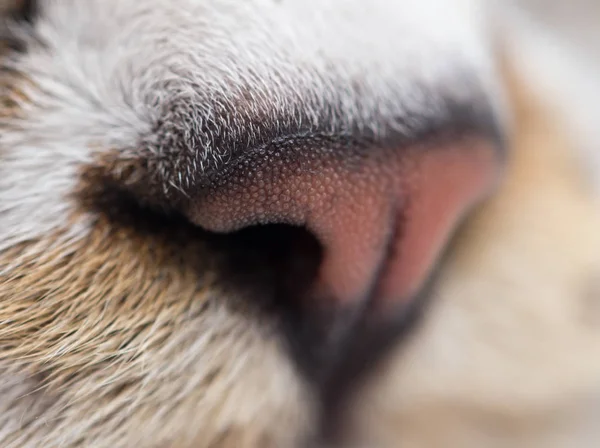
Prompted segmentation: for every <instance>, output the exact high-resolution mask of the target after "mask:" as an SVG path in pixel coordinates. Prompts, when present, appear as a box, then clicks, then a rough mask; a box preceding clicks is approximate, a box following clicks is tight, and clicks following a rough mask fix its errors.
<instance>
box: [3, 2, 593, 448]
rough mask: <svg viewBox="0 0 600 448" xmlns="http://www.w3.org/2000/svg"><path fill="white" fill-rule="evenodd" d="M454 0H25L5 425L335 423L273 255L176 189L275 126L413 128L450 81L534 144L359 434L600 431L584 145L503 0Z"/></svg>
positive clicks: (16, 437)
mask: <svg viewBox="0 0 600 448" xmlns="http://www.w3.org/2000/svg"><path fill="white" fill-rule="evenodd" d="M448 4H449V3H448V2H447V1H443V0H426V1H424V0H420V1H413V0H402V1H397V2H390V1H387V0H376V1H372V2H369V4H368V6H367V4H366V3H365V2H363V1H360V0H348V1H346V2H339V1H333V0H331V1H323V0H310V1H299V0H282V1H273V0H268V1H267V0H250V1H246V2H239V1H235V2H234V1H232V0H231V1H230V0H146V1H144V2H139V1H133V0H89V1H86V2H81V1H76V0H46V1H41V2H39V10H38V11H37V14H36V15H35V17H34V18H33V19H32V20H31V21H27V22H24V21H15V20H13V19H6V20H5V21H4V22H3V24H2V25H1V28H0V36H1V37H2V38H3V42H5V43H4V45H3V46H0V89H1V90H0V132H1V134H0V446H2V447H7V448H33V447H38V446H45V447H59V446H60V447H78V446H90V447H94V448H96V447H98V448H99V447H115V448H119V447H129V446H138V447H140V448H145V447H166V446H174V447H188V446H219V447H220V446H232V447H266V446H277V447H287V446H296V445H301V444H303V443H307V442H310V441H312V437H313V436H314V435H315V434H316V432H317V431H318V423H319V418H320V415H319V411H320V410H319V407H318V402H317V400H316V398H315V397H314V395H313V394H314V391H313V390H312V389H311V387H310V385H308V384H306V383H305V381H304V380H303V378H302V375H300V374H299V373H298V372H297V370H296V368H295V366H294V364H293V362H292V361H291V360H290V357H289V354H288V353H287V351H286V349H285V347H284V343H283V338H282V335H281V333H282V330H281V322H280V321H279V320H278V318H277V316H276V315H275V314H274V313H273V312H272V310H271V304H270V303H269V301H268V300H265V298H266V297H268V296H269V294H268V293H269V278H270V277H269V276H270V275H273V274H272V273H271V272H270V271H269V268H268V266H267V265H265V266H262V265H258V266H245V267H244V270H245V271H246V276H248V275H249V276H250V277H252V279H253V280H254V279H259V281H258V283H264V284H260V285H258V286H256V285H254V283H255V282H250V284H247V283H244V282H243V281H242V282H241V283H240V282H238V281H237V280H236V279H234V278H233V274H232V273H231V269H230V264H231V263H230V261H231V260H230V258H231V252H232V250H233V249H231V247H230V245H231V242H228V243H227V244H221V242H220V241H217V242H215V238H214V236H211V235H208V234H207V233H206V232H203V231H202V230H201V229H197V228H194V227H193V226H192V225H190V224H189V223H187V222H186V221H185V220H184V219H182V218H181V217H180V216H176V215H175V216H173V215H169V214H167V215H165V214H164V212H165V211H167V212H171V211H173V210H175V209H177V197H179V196H178V195H179V194H183V195H185V194H186V188H188V187H189V186H190V185H191V184H193V183H194V182H198V181H199V178H201V176H203V175H205V174H206V173H210V172H214V171H215V170H218V169H219V168H220V167H222V166H223V165H224V164H226V163H227V162H228V161H229V160H231V158H233V157H236V156H237V155H238V154H239V153H240V152H242V151H244V150H245V149H246V148H248V147H252V146H255V145H260V144H261V143H264V142H267V141H270V140H271V139H273V138H275V137H277V136H280V135H290V134H292V135H295V134H303V133H307V134H311V133H320V134H328V133H330V134H335V135H338V134H344V133H352V132H354V131H356V130H357V129H358V130H359V131H360V132H363V133H368V134H369V135H373V136H377V137H382V138H385V136H386V134H387V133H390V132H398V133H400V134H402V135H403V136H405V137H406V138H409V139H410V138H415V136H418V135H419V134H420V133H422V132H426V131H427V129H428V128H430V127H432V126H435V124H436V123H438V122H439V121H440V120H444V119H445V118H447V115H448V111H449V110H450V109H449V108H448V105H449V104H469V105H471V106H472V107H473V109H474V110H475V112H478V111H483V112H482V113H489V114H491V115H492V116H494V117H496V119H497V120H498V121H499V122H500V123H506V122H508V119H507V117H511V118H512V120H513V122H514V123H515V129H514V132H513V138H512V143H511V145H510V146H511V152H512V154H513V155H514V156H513V157H512V158H511V164H510V165H509V168H508V172H507V177H506V181H505V182H504V183H503V185H502V186H501V189H500V192H499V193H498V196H497V197H496V198H495V199H494V200H493V201H491V202H490V203H489V204H487V205H486V206H485V207H483V208H482V209H481V210H480V211H479V212H478V213H477V214H476V215H475V216H474V217H473V218H472V219H471V220H470V221H469V223H468V225H467V227H466V229H464V231H463V233H462V234H461V236H460V238H459V239H458V241H456V243H455V244H454V246H453V247H452V250H451V252H450V256H449V258H448V260H446V263H445V264H444V266H443V268H442V270H441V277H440V281H439V283H437V284H436V287H435V297H434V298H435V301H434V303H433V305H432V307H431V309H430V314H429V315H428V317H427V319H426V320H425V322H424V325H423V326H422V327H421V328H420V329H419V330H418V331H417V332H416V333H415V334H413V335H412V337H411V338H410V339H409V340H408V341H403V342H404V343H403V344H402V345H401V346H400V348H399V350H398V352H397V353H394V355H393V356H392V357H391V358H390V359H389V364H388V365H387V366H386V368H385V369H383V370H382V372H381V374H380V375H378V376H376V377H374V378H372V379H371V382H370V383H369V384H366V385H365V388H364V389H361V393H360V394H359V396H358V398H357V400H356V401H355V402H352V405H350V406H349V407H348V415H347V416H346V417H347V418H348V419H349V420H348V422H351V423H352V425H343V428H344V430H345V431H347V435H348V436H349V438H350V441H349V442H348V443H357V444H359V445H360V446H398V444H400V443H403V444H404V445H406V446H415V447H432V446H448V443H449V441H452V443H451V445H452V446H482V445H485V446H505V445H507V444H509V445H510V446H537V445H534V444H536V443H537V444H538V445H539V446H544V447H548V446H556V447H560V446H574V445H577V446H595V445H596V444H597V441H598V440H600V434H598V430H597V429H594V425H593V424H591V422H592V421H593V420H594V418H595V417H597V415H598V412H599V408H598V401H597V397H598V395H597V394H598V391H599V390H598V387H599V386H600V384H598V381H597V378H598V377H599V376H598V373H599V372H598V371H599V370H600V364H598V363H597V362H596V361H595V359H600V357H598V354H599V353H598V351H599V350H600V340H599V338H600V334H599V332H598V325H597V323H598V322H597V318H596V316H595V314H597V312H598V308H597V304H596V301H597V300H598V298H599V297H598V294H599V293H598V278H600V250H599V249H600V241H598V237H597V235H596V233H597V232H596V231H595V229H597V227H598V224H599V221H600V215H599V214H598V211H597V204H596V199H595V196H594V194H593V191H592V189H591V188H589V187H588V185H587V184H585V183H583V182H582V173H583V169H582V165H581V164H580V162H581V159H580V158H578V157H580V156H581V154H586V152H585V151H581V152H577V149H579V148H578V147H583V146H584V145H578V144H577V141H576V140H575V139H573V138H571V137H572V134H573V133H569V130H568V129H565V127H567V126H565V124H564V123H563V121H562V117H563V116H564V115H561V112H563V113H564V110H562V111H561V109H560V107H559V105H556V104H552V103H548V102H545V101H544V96H545V95H546V94H547V91H543V90H542V91H541V92H540V93H539V94H538V95H531V96H530V95H529V93H527V92H528V91H529V90H530V84H532V83H534V82H535V81H536V79H538V78H539V76H541V75H539V74H537V73H536V72H534V71H533V70H532V69H530V68H528V67H525V66H523V65H520V63H515V64H514V65H513V67H512V68H513V69H514V71H516V73H517V74H516V75H514V74H511V75H510V76H508V75H507V74H506V72H502V71H501V70H500V69H499V68H498V66H497V64H496V63H495V61H496V59H497V57H498V55H497V53H495V50H496V47H494V45H493V43H494V39H495V37H496V36H494V35H493V33H492V32H490V31H493V30H494V27H492V26H491V23H490V22H489V16H488V14H487V13H488V12H489V11H488V6H489V5H487V4H486V3H484V2H479V1H476V0H453V1H452V2H451V5H452V7H450V8H449V7H448ZM0 5H2V6H0V14H2V8H5V7H6V6H5V4H3V3H2V2H0ZM14 5H15V4H14V3H13V4H11V7H12V8H14ZM441 11H443V13H441ZM503 17H504V16H503ZM495 18H496V17H495ZM510 23H513V22H512V20H511V22H510ZM504 44H506V42H505V41H503V45H504ZM530 48H531V47H530ZM534 48H539V47H538V46H534ZM534 53H535V51H534ZM520 54H522V53H518V52H515V51H512V50H511V51H509V52H508V53H507V55H508V60H509V61H511V62H515V61H517V62H518V61H520V60H521V59H520V57H519V55H520ZM527 74H531V78H529V77H528V75H527ZM513 75H514V76H513ZM513 78H516V80H515V79H513ZM503 87H504V88H505V89H506V90H507V91H509V92H511V93H512V94H511V95H509V96H508V98H504V97H503V93H502V92H503ZM565 97H566V98H570V95H569V94H567V95H565ZM507 99H508V101H506V100H507ZM561 104H565V103H561ZM507 105H509V106H510V107H507ZM573 107H575V106H573ZM551 109H554V114H553V113H549V112H547V110H551ZM584 115H585V117H588V115H587V114H584ZM582 116H583V115H582ZM577 122H578V123H579V122H581V120H577ZM563 131H564V133H563ZM574 134H577V135H580V134H582V132H574ZM585 140H586V145H585V148H582V149H586V150H587V158H586V159H585V160H588V161H589V160H595V159H591V158H590V157H595V156H594V155H592V156H591V155H590V154H591V151H590V150H589V148H590V147H591V145H589V142H590V141H593V137H592V136H591V135H589V136H586V137H585ZM584 157H586V156H584ZM592 177H594V175H592ZM148 205H150V206H156V205H158V206H159V207H160V210H159V211H158V212H157V211H156V210H154V209H151V210H148V209H147V208H146V207H147V206H148ZM565 235H568V237H566V239H565ZM240 248H241V249H240ZM243 249H244V247H243V246H237V249H235V250H242V251H243ZM235 250H233V251H234V252H235ZM260 279H262V282H261V281H260ZM265 285H266V286H265ZM432 426H434V427H435V430H432V428H431V427H432ZM499 432H501V433H502V434H501V436H499V435H498V433H499ZM493 444H496V445H493Z"/></svg>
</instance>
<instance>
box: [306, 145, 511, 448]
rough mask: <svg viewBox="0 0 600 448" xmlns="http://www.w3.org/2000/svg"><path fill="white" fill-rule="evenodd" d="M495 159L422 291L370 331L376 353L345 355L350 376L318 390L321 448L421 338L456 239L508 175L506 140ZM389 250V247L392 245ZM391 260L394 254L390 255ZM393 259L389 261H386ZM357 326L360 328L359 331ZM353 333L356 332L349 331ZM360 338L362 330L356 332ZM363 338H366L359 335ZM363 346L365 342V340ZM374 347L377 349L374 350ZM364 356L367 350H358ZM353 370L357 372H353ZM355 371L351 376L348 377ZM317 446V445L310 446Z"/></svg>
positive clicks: (335, 439)
mask: <svg viewBox="0 0 600 448" xmlns="http://www.w3.org/2000/svg"><path fill="white" fill-rule="evenodd" d="M495 143H496V144H495V146H496V151H495V153H496V155H497V156H498V157H497V163H495V167H494V169H495V173H493V175H494V179H492V181H491V182H490V186H489V188H488V189H487V190H486V191H483V192H482V193H481V194H480V195H478V196H476V197H475V198H474V199H473V201H472V202H471V203H470V204H468V205H466V206H465V208H464V209H463V210H462V212H461V213H460V215H459V216H458V218H457V220H456V223H455V224H454V226H453V228H452V230H451V231H450V232H449V234H448V236H447V238H446V241H445V242H444V244H443V245H442V247H441V249H440V252H439V254H438V255H437V257H436V262H435V264H434V265H433V266H432V268H431V269H430V270H429V272H428V274H427V276H426V278H425V280H424V281H423V283H422V285H421V287H420V288H419V289H418V292H417V293H416V294H415V295H414V296H413V297H412V298H411V299H410V300H407V301H405V302H402V304H401V305H400V306H399V307H398V308H397V309H395V313H394V315H393V319H392V321H390V322H388V323H386V325H385V326H384V327H383V328H384V330H385V331H384V332H381V331H380V330H379V334H377V333H371V334H370V339H369V341H367V343H366V345H367V348H369V347H371V349H372V351H371V353H370V354H368V355H362V356H361V357H360V358H356V357H355V358H354V359H352V357H351V356H344V357H342V358H341V359H342V361H341V364H339V365H338V369H339V368H340V367H341V368H342V370H345V373H344V374H342V376H341V377H340V376H339V375H338V376H334V377H332V378H331V379H330V381H329V382H328V383H327V384H321V385H320V389H319V398H320V400H321V401H320V404H321V406H322V412H321V417H320V419H319V430H318V432H317V434H318V443H317V445H316V446H338V444H339V438H340V437H343V429H342V426H343V424H344V422H343V418H344V409H343V408H344V406H345V405H346V404H352V402H353V401H354V399H355V398H356V397H357V396H358V395H359V394H360V390H362V389H363V386H364V385H365V384H367V383H369V382H370V381H371V380H372V379H373V378H374V377H376V376H377V375H378V374H379V373H381V369H382V368H383V369H385V367H386V365H388V363H390V359H389V357H388V356H386V355H388V354H391V353H392V352H394V351H396V350H397V351H399V352H400V353H401V352H402V351H403V350H404V349H405V347H406V346H407V344H408V343H409V342H410V339H411V338H412V337H414V336H415V335H416V333H415V331H413V330H416V328H417V327H418V326H419V324H420V323H421V322H422V320H423V319H424V318H425V315H426V312H427V309H428V308H429V306H431V305H432V304H433V303H434V300H435V296H436V294H435V290H436V288H437V286H438V284H439V280H440V276H441V274H442V271H443V270H444V267H445V266H446V265H447V263H448V261H449V258H450V257H451V256H452V255H453V253H454V252H455V247H456V242H457V240H458V239H459V238H460V237H461V236H462V235H463V234H464V231H465V228H466V226H467V224H468V222H469V218H470V217H471V216H473V214H475V213H476V212H477V210H478V209H479V208H480V207H481V206H482V205H483V204H484V203H486V202H487V201H488V200H489V199H491V198H492V197H493V196H494V194H495V193H496V191H497V190H498V188H499V185H500V184H501V180H502V178H503V174H504V171H505V168H506V161H507V159H508V157H507V151H505V150H504V149H505V146H504V140H503V139H501V140H496V141H495ZM388 250H389V247H388ZM386 255H387V256H389V254H386ZM387 259H388V258H385V260H387ZM384 265H385V261H384V262H382V263H381V264H380V266H379V267H378V273H377V275H376V276H374V282H373V284H372V287H371V289H370V290H369V296H368V298H367V299H366V300H365V302H367V304H368V306H373V304H374V297H373V296H374V295H375V294H376V287H377V280H378V278H379V275H380V270H381V269H383V268H384ZM361 323H366V324H367V325H368V322H365V319H362V320H358V322H356V323H355V325H360V324H361ZM354 328H355V327H354ZM350 334H352V332H351V333H350ZM354 334H355V335H356V334H357V332H354ZM358 334H364V333H361V332H360V331H359V332H358ZM356 339H357V336H354V337H353V338H351V341H350V342H348V343H347V348H346V350H347V352H352V348H355V346H356ZM363 344H364V342H363ZM373 347H375V348H373ZM359 353H364V350H361V351H359ZM368 361H372V362H374V363H376V364H377V365H376V366H375V367H374V368H373V367H372V365H371V366H369V367H367V364H368ZM353 372H354V373H353ZM348 373H350V375H348ZM357 384H358V385H359V388H358V390H357V391H356V392H352V393H347V391H348V390H351V389H352V387H353V386H355V385H357ZM331 385H334V390H333V392H332V391H328V392H324V389H325V388H326V387H328V386H331ZM311 446H313V445H311Z"/></svg>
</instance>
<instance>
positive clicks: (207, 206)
mask: <svg viewBox="0 0 600 448" xmlns="http://www.w3.org/2000/svg"><path fill="white" fill-rule="evenodd" d="M498 160H499V159H498V152H497V151H496V147H495V145H494V144H491V143H490V142H489V141H488V140H486V139H484V138H479V137H473V138H466V137H465V138H461V139H454V140H446V141H444V140H442V139H437V140H436V139H432V141H429V142H427V141H424V142H423V141H421V142H417V143H413V144H402V145H397V146H387V147H386V146H384V145H380V146H375V145H372V144H368V143H357V142H354V141H351V140H344V139H342V138H339V139H338V138H332V137H305V138H289V139H281V140H280V141H278V142H275V143H272V144H269V145H266V146H264V147H261V148H258V149H256V150H253V151H248V152H247V153H245V154H243V155H242V156H240V157H239V158H238V159H236V160H234V161H232V162H231V163H229V164H228V165H227V166H226V167H224V168H223V169H222V170H221V171H220V172H219V173H218V175H215V176H214V177H213V178H212V179H211V180H210V181H208V182H206V183H205V184H204V185H203V186H202V188H200V189H199V193H198V194H197V195H196V196H195V197H193V198H192V200H191V201H190V208H189V210H188V215H189V216H190V217H191V219H192V220H193V221H194V222H195V223H196V224H198V225H200V226H202V227H204V228H205V229H208V230H211V231H214V232H234V231H236V230H240V229H243V228H246V227H251V226H261V225H267V224H286V225H291V226H299V227H303V228H305V229H306V230H307V231H308V232H310V233H311V234H312V235H313V236H314V238H315V239H316V240H317V241H318V243H319V245H320V247H321V252H322V255H321V257H320V259H319V261H318V266H317V267H316V273H315V276H314V278H312V279H311V280H310V282H309V283H310V284H301V285H297V288H295V289H296V291H294V288H291V290H290V291H289V293H290V294H294V293H295V292H298V294H300V291H301V294H300V295H301V296H302V297H300V298H296V299H297V302H298V303H299V305H298V308H297V314H296V315H295V320H294V319H292V320H294V321H295V322H296V324H295V325H293V328H292V330H291V338H292V339H295V340H296V341H300V342H298V343H297V346H298V347H300V348H299V351H301V352H302V351H303V352H304V355H303V356H304V357H305V358H307V359H309V360H310V361H308V363H309V364H311V366H312V367H314V369H313V373H314V375H315V376H321V377H325V376H327V375H328V373H326V372H330V371H332V370H335V368H334V367H333V364H335V363H338V362H340V361H335V359H337V360H339V359H341V358H343V357H346V356H347V357H349V358H352V357H353V355H354V354H353V352H354V351H357V350H358V348H353V346H354V345H356V346H357V347H358V346H359V345H360V346H364V345H365V341H366V340H367V339H373V340H375V339H377V338H378V337H379V335H380V334H383V333H385V332H386V331H387V330H389V329H391V328H392V327H393V326H394V325H395V324H393V322H395V321H398V320H399V318H398V316H402V315H403V314H405V313H406V310H407V309H408V308H409V307H410V306H411V305H412V304H413V302H414V300H415V298H416V297H418V295H419V292H420V290H421V289H422V288H423V285H425V284H426V283H427V279H428V278H429V277H430V275H431V273H432V271H433V270H434V267H435V265H436V261H437V260H438V259H439V257H440V253H441V251H442V249H443V247H444V246H445V243H446V242H447V240H448V239H449V237H450V235H451V234H452V232H453V231H454V229H455V227H456V225H457V224H458V222H459V221H460V219H461V217H462V216H464V214H465V213H466V212H467V211H468V210H469V209H470V208H471V207H472V206H473V205H474V204H475V203H477V202H478V201H479V200H480V199H482V197H483V196H484V195H486V194H487V193H488V192H489V191H490V189H491V187H492V186H493V185H494V183H495V179H496V178H497V174H498V172H499V169H498V166H499V164H498ZM266 238H269V236H268V235H267V236H266ZM299 250H300V251H301V250H302V248H300V249H299ZM289 256H290V257H291V258H294V257H295V254H294V253H290V254H289ZM371 333H372V336H373V337H371V336H369V334H371ZM375 345H377V344H375ZM380 345H383V344H380ZM373 348H374V347H373ZM369 350H370V349H369ZM369 350H367V351H369ZM307 353H308V354H307ZM341 353H346V354H345V355H341ZM326 365H329V366H328V367H326ZM317 372H318V373H317Z"/></svg>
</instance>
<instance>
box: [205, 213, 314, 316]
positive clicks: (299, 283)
mask: <svg viewBox="0 0 600 448" xmlns="http://www.w3.org/2000/svg"><path fill="white" fill-rule="evenodd" d="M212 241H213V242H215V243H217V244H219V246H220V247H219V252H221V253H223V254H225V259H224V267H225V268H226V271H227V272H226V276H227V279H228V282H229V283H232V282H233V283H235V284H236V286H237V287H238V288H241V289H243V290H248V291H256V292H258V293H259V294H261V295H263V297H264V299H265V300H268V301H269V305H270V306H272V307H274V308H278V310H279V311H281V312H284V313H285V314H294V313H295V312H296V311H298V310H297V307H298V301H299V300H300V298H301V297H302V296H304V295H305V294H307V292H308V290H309V289H310V286H311V285H312V284H313V283H314V282H315V279H316V278H317V273H318V269H319V266H320V264H321V262H322V258H323V250H322V247H321V245H320V243H319V242H318V240H317V239H316V238H315V237H314V236H313V235H312V234H311V233H310V232H309V231H308V230H306V229H305V228H303V227H300V226H293V225H287V224H266V225H254V226H249V227H245V228H243V229H241V230H237V231H235V232H232V233H229V234H227V235H221V236H220V237H218V236H216V235H215V236H214V238H212Z"/></svg>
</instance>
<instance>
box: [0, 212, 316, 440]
mask: <svg viewBox="0 0 600 448" xmlns="http://www.w3.org/2000/svg"><path fill="white" fill-rule="evenodd" d="M95 228H96V230H95V231H94V232H93V234H92V235H91V237H90V238H88V239H87V240H85V241H82V242H81V243H79V244H77V245H71V246H68V245H65V244H64V243H62V244H60V245H56V244H53V241H52V240H51V239H49V240H47V241H44V242H36V243H31V244H29V245H27V246H25V247H21V248H17V249H14V250H12V251H10V252H9V253H7V254H4V256H3V257H2V258H1V259H0V272H4V273H5V274H4V275H3V276H2V277H0V322H2V326H1V327H0V347H1V348H0V371H2V372H1V373H2V378H6V377H14V378H15V379H24V378H29V381H30V385H29V388H30V390H29V391H27V390H25V391H21V393H19V394H16V395H15V394H13V393H12V391H13V388H14V385H7V384H1V385H0V398H2V400H0V414H3V415H5V414H6V413H8V414H9V415H13V418H12V420H11V422H10V424H9V425H8V427H0V440H1V441H2V443H1V444H0V445H1V446H2V447H7V448H8V447H15V448H16V447H29V446H31V447H34V446H40V445H39V443H41V441H46V443H47V445H45V446H58V444H59V443H60V444H61V445H60V446H65V447H68V446H90V445H91V446H94V447H115V446H132V445H133V444H135V443H143V446H165V445H164V444H167V446H188V443H187V442H190V441H192V440H194V439H195V438H197V437H201V440H202V443H203V446H210V445H211V444H212V443H216V442H217V441H220V442H219V443H220V445H219V446H269V443H273V442H275V441H277V442H278V443H281V442H282V440H287V438H288V437H290V436H289V435H288V434H286V433H282V432H281V431H279V430H277V429H276V430H275V431H274V430H273V429H274V428H273V427H271V423H272V422H274V421H276V422H278V423H279V427H280V428H286V429H287V430H290V433H289V434H294V433H298V432H299V431H298V429H299V428H300V427H302V426H304V425H306V424H307V422H308V421H309V420H310V417H309V416H308V415H306V413H305V411H306V408H303V407H299V406H298V404H299V403H306V401H307V400H306V399H305V398H301V396H300V394H303V396H306V394H307V391H304V390H302V388H301V387H297V388H296V387H295V386H294V385H296V384H298V381H297V379H295V378H294V374H293V373H292V372H291V370H290V367H289V366H288V365H286V364H285V363H284V362H283V361H282V359H280V357H279V356H280V355H279V353H280V350H279V349H278V348H277V347H276V345H274V344H275V342H273V339H272V338H269V332H270V330H269V324H268V323H267V322H263V323H262V328H259V327H258V326H252V325H251V324H248V320H246V318H247V317H248V315H249V313H251V312H252V310H251V309H248V308H247V307H246V308H240V307H239V306H238V307H237V309H236V306H235V304H232V303H227V302H223V301H222V300H221V299H220V298H221V297H222V296H223V294H222V293H219V287H218V286H217V284H216V283H215V278H214V271H213V270H211V268H210V263H211V261H210V259H209V260H208V261H205V259H206V257H204V254H206V248H205V247H203V245H202V243H195V242H194V235H193V234H190V232H189V231H188V230H187V229H186V228H185V227H184V228H182V229H179V231H178V232H177V233H176V234H177V235H178V237H177V238H176V239H175V241H173V240H172V239H165V238H161V236H160V235H158V234H153V233H152V232H149V233H148V234H146V235H144V234H142V235H140V233H139V232H137V231H134V230H133V229H132V228H128V227H127V226H122V227H120V226H115V224H114V223H108V222H107V221H103V220H100V221H99V222H97V223H96V225H95ZM55 241H57V240H55ZM203 273H204V274H203ZM242 315H243V316H242ZM250 322H252V321H250ZM174 328H177V331H176V332H173V331H172V330H173V329H174ZM199 355H201V356H199ZM263 369H274V370H276V371H277V372H278V375H277V378H278V381H273V378H269V380H268V381H267V377H265V376H264V375H263V374H262V372H263ZM17 383H18V381H17ZM280 388H283V390H285V393H282V391H280V390H278V389H280ZM257 393H261V394H264V395H263V396H261V397H257V396H256V394H257ZM40 402H41V403H45V405H44V406H40V405H39V403H40ZM209 402H212V404H208V403H209ZM33 403H36V405H35V406H33V407H32V404H33ZM159 410H160V412H159ZM207 411H208V412H209V414H206V412H207ZM100 422H102V425H98V424H99V423H100ZM265 425H268V431H267V428H265ZM238 427H239V428H241V429H242V430H243V432H242V433H240V429H239V428H238ZM132 431H133V432H134V433H131V432H132ZM274 439H275V440H274ZM186 440H187V442H186ZM225 441H228V442H227V443H225ZM288 443H289V440H288Z"/></svg>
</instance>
